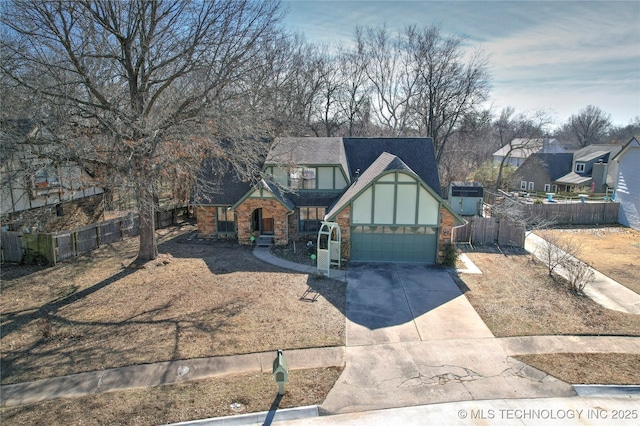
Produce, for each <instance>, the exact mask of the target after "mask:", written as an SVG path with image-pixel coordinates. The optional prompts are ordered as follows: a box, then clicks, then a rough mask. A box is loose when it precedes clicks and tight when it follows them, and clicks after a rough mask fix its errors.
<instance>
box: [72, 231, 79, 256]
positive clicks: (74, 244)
mask: <svg viewBox="0 0 640 426" xmlns="http://www.w3.org/2000/svg"><path fill="white" fill-rule="evenodd" d="M70 237H71V248H72V249H73V257H78V231H75V232H72V233H71V235H70Z"/></svg>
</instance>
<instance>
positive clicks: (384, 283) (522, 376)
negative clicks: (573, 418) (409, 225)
mask: <svg viewBox="0 0 640 426" xmlns="http://www.w3.org/2000/svg"><path fill="white" fill-rule="evenodd" d="M346 311H347V349H346V367H345V370H344V371H343V373H342V375H341V376H340V378H339V379H338V381H337V382H336V384H335V386H334V387H333V389H332V390H331V391H330V392H329V395H328V396H327V399H326V400H325V401H324V403H323V404H322V406H321V408H322V409H323V410H325V411H326V412H328V413H346V412H357V411H365V410H374V409H383V408H393V407H404V406H411V405H421V404H431V403H439V402H450V401H464V400H474V399H495V398H539V397H550V396H573V395H575V392H574V391H573V388H572V387H571V386H570V385H568V384H566V383H564V382H561V381H559V380H557V379H555V378H553V377H551V376H549V375H547V374H546V373H543V372H541V371H539V370H536V369H534V368H531V367H528V366H527V365H525V364H523V363H521V362H519V361H517V360H515V359H513V358H511V357H509V356H508V355H507V354H506V352H505V351H504V350H503V349H502V347H501V346H500V344H499V343H498V341H497V340H496V339H495V338H494V337H493V335H492V334H491V332H490V331H489V329H488V328H487V327H486V325H485V324H484V322H483V321H482V320H481V319H480V317H479V316H478V314H477V313H476V311H475V310H474V309H473V307H472V306H471V304H469V302H468V301H467V299H466V298H465V297H464V295H463V294H462V293H461V292H460V290H459V289H458V287H457V285H456V284H455V282H454V281H453V279H452V278H451V276H450V275H449V273H448V272H447V271H444V270H442V269H435V268H430V267H427V266H423V265H411V264H359V265H355V266H350V267H349V269H348V270H347V307H346Z"/></svg>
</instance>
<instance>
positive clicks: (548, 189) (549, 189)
mask: <svg viewBox="0 0 640 426" xmlns="http://www.w3.org/2000/svg"><path fill="white" fill-rule="evenodd" d="M549 191H551V184H548V183H545V184H544V192H549Z"/></svg>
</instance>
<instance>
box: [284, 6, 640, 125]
mask: <svg viewBox="0 0 640 426" xmlns="http://www.w3.org/2000/svg"><path fill="white" fill-rule="evenodd" d="M283 6H284V7H285V8H287V9H288V14H287V16H286V18H285V20H284V24H285V25H286V26H287V28H288V29H289V30H290V31H292V32H298V33H301V34H304V35H305V37H306V38H307V39H308V40H309V41H313V42H317V43H321V44H327V45H329V46H336V45H337V44H338V43H339V44H342V45H349V44H350V43H352V42H353V39H354V32H355V28H356V27H357V26H362V27H367V26H374V27H378V26H382V25H385V24H386V25H387V27H388V28H390V29H398V30H402V29H403V28H405V27H406V26H407V25H418V26H430V25H432V24H436V25H439V26H440V27H441V29H442V31H443V33H445V34H450V35H457V36H462V37H464V38H465V42H464V46H465V48H467V49H469V51H473V50H475V49H478V48H480V49H482V51H483V52H484V53H485V54H486V55H487V56H488V58H489V65H490V72H491V75H492V90H491V103H490V105H488V106H490V107H492V108H494V109H495V111H496V112H499V111H500V110H501V109H502V108H503V107H506V106H512V107H514V108H515V109H516V111H517V112H523V113H524V112H533V111H537V110H545V111H547V112H549V113H550V114H551V115H552V117H553V118H554V120H555V124H556V125H561V124H562V123H563V122H565V121H566V120H567V119H568V118H569V116H571V115H572V114H576V113H578V112H579V111H580V110H581V109H582V108H584V107H586V106H587V105H595V106H598V107H600V108H601V109H602V110H603V111H605V112H607V113H609V114H611V119H612V121H613V123H614V124H616V125H627V124H629V122H630V121H631V120H632V119H633V118H634V117H636V116H640V0H631V1H619V2H614V1H454V0H448V1H430V0H414V1H389V0H387V1H379V0H350V1H330V0H290V1H283Z"/></svg>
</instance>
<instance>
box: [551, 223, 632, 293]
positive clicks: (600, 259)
mask: <svg viewBox="0 0 640 426" xmlns="http://www.w3.org/2000/svg"><path fill="white" fill-rule="evenodd" d="M544 233H550V234H551V235H555V236H557V237H558V238H560V239H561V240H571V241H573V242H574V243H577V244H578V245H579V246H580V253H579V254H578V256H577V257H578V258H580V260H582V261H584V262H586V263H588V264H589V265H591V266H592V267H594V268H595V269H597V270H598V271H599V272H602V273H603V274H605V275H606V276H608V277H610V278H612V279H613V280H615V281H617V282H619V283H620V284H622V285H624V286H625V287H627V288H629V289H630V290H633V291H635V292H636V293H638V294H640V232H638V231H636V230H635V229H631V228H625V227H622V226H604V227H597V228H594V227H588V228H587V227H577V228H568V229H551V230H545V231H544Z"/></svg>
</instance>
